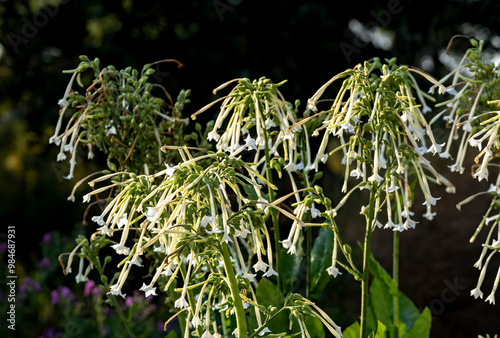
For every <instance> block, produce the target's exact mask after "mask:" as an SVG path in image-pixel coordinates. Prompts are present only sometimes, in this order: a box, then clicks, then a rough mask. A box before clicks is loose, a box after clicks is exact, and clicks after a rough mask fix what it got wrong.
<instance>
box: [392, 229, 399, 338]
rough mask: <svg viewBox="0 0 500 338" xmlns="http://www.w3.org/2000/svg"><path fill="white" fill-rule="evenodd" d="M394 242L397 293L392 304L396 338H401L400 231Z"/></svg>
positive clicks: (393, 276)
mask: <svg viewBox="0 0 500 338" xmlns="http://www.w3.org/2000/svg"><path fill="white" fill-rule="evenodd" d="M393 238H394V241H393V249H392V250H393V255H394V256H393V257H392V259H393V264H392V278H393V280H394V286H395V292H394V294H393V295H392V304H393V308H394V313H393V315H394V319H393V321H394V334H393V337H394V338H398V337H399V231H394V237H393Z"/></svg>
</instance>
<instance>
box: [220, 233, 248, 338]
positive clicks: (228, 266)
mask: <svg viewBox="0 0 500 338" xmlns="http://www.w3.org/2000/svg"><path fill="white" fill-rule="evenodd" d="M221 249H222V250H221V253H222V260H223V261H224V270H225V271H226V275H227V279H228V282H229V289H230V290H231V297H232V298H233V303H234V310H235V314H236V325H237V326H238V338H246V336H247V322H246V318H245V310H244V309H243V302H242V300H241V297H240V289H239V288H238V282H237V281H236V275H235V274H234V269H233V263H231V258H230V257H229V250H228V249H227V244H226V243H224V242H222V244H221Z"/></svg>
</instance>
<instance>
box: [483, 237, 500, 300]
mask: <svg viewBox="0 0 500 338" xmlns="http://www.w3.org/2000/svg"><path fill="white" fill-rule="evenodd" d="M497 242H498V241H497ZM498 244H500V243H497V245H496V246H498ZM499 283H500V267H499V268H498V272H497V276H496V277H495V283H494V284H493V289H492V290H491V293H490V295H489V296H488V298H486V300H485V302H490V304H493V305H495V292H496V291H497V288H498V284H499Z"/></svg>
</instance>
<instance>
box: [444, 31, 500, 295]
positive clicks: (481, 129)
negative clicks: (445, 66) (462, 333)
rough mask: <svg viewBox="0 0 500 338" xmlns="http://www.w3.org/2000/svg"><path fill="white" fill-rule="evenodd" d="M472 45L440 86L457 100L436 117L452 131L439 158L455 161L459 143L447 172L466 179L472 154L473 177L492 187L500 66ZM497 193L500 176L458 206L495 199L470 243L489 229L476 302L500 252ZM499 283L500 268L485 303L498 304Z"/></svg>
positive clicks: (478, 45) (498, 121)
mask: <svg viewBox="0 0 500 338" xmlns="http://www.w3.org/2000/svg"><path fill="white" fill-rule="evenodd" d="M470 42H471V44H472V46H473V48H470V49H469V50H468V51H467V52H466V53H465V55H464V56H463V58H462V60H461V62H460V64H459V66H458V67H457V69H455V70H454V71H452V72H451V73H450V74H448V75H447V76H445V77H444V78H443V79H442V80H440V83H445V82H446V81H448V80H449V79H451V82H450V84H449V85H448V88H449V91H450V92H451V93H453V94H454V96H453V98H452V99H450V100H448V101H445V102H443V103H441V104H439V105H438V106H443V107H445V108H444V109H443V111H442V112H441V113H439V114H438V116H440V115H445V116H444V120H445V121H446V122H447V123H448V124H450V125H451V131H450V136H449V140H448V146H447V148H446V151H445V152H444V153H443V154H441V155H442V157H445V158H452V156H451V154H450V152H451V144H452V142H453V141H458V142H459V144H458V151H457V154H456V159H455V163H454V164H453V165H451V166H449V167H450V170H451V171H457V172H459V173H460V174H462V173H463V172H464V170H465V164H464V160H465V159H466V153H467V150H468V149H469V148H471V149H473V150H474V151H476V154H475V157H474V162H475V164H474V165H473V166H472V176H473V177H474V178H476V179H477V180H478V181H482V180H486V181H488V180H489V178H490V169H491V168H492V167H496V166H498V164H497V163H495V162H496V159H497V154H498V151H499V149H500V144H499V136H500V135H499V127H500V114H499V107H500V100H499V97H500V90H499V85H498V84H499V81H500V65H494V64H493V63H487V62H485V61H484V60H483V57H482V49H483V42H482V41H481V42H477V41H475V40H470ZM474 148H477V150H476V149H474ZM499 187H500V174H499V175H498V176H497V178H496V182H495V184H490V187H489V189H487V190H486V191H482V192H479V193H476V194H473V195H471V196H469V197H468V198H466V199H465V200H463V201H462V202H460V203H459V204H458V205H457V208H458V209H461V207H462V206H463V205H464V204H466V203H469V202H471V201H472V200H474V199H475V198H476V197H477V196H480V195H491V196H492V201H491V204H490V207H489V209H488V211H487V212H486V213H485V215H484V216H483V219H482V220H481V222H480V224H479V226H478V227H477V229H476V231H475V233H474V235H473V236H472V237H471V239H470V242H471V243H472V242H474V241H475V240H476V238H477V236H478V235H479V233H480V232H481V230H482V229H483V227H484V226H485V225H486V226H489V227H490V229H489V232H488V235H487V237H486V240H485V242H484V244H483V249H482V251H481V254H480V257H479V259H478V261H477V262H476V263H475V264H474V267H476V268H478V269H479V270H480V271H481V272H480V275H479V280H478V283H477V286H476V287H475V288H474V289H473V290H471V295H472V296H474V298H481V299H482V298H483V292H482V291H481V286H482V284H483V280H484V277H485V275H486V270H487V268H488V266H489V263H490V260H491V258H492V257H493V256H494V255H495V254H496V253H497V252H498V251H499V250H500V228H499V225H498V219H499V216H500V214H497V215H491V214H492V212H493V210H496V209H498V207H499V203H498V194H499V191H500V188H499ZM495 235H496V236H495ZM488 253H489V254H488ZM485 258H486V259H485ZM499 283H500V268H499V269H498V271H497V273H496V278H495V282H494V285H493V288H492V291H491V293H490V295H489V296H488V297H487V298H486V301H487V302H490V303H492V304H495V292H496V290H497V288H498V284H499Z"/></svg>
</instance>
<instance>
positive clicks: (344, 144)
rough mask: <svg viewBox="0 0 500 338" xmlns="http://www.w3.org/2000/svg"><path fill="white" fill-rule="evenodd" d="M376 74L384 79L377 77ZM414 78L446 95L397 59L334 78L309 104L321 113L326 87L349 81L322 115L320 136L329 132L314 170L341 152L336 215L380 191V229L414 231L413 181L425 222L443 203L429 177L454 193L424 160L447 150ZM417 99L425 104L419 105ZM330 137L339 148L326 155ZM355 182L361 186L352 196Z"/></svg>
mask: <svg viewBox="0 0 500 338" xmlns="http://www.w3.org/2000/svg"><path fill="white" fill-rule="evenodd" d="M377 71H380V72H381V74H380V75H377V74H376V72H377ZM411 72H416V73H419V74H421V75H423V76H424V77H425V78H426V79H428V80H429V81H431V82H433V83H435V84H436V85H438V86H439V87H440V92H444V90H445V89H444V87H443V86H442V85H440V84H438V83H437V81H436V80H434V79H432V78H430V77H429V76H428V75H426V74H424V73H422V72H420V71H418V70H415V69H410V68H408V67H406V66H397V65H396V64H395V60H394V59H393V60H389V63H388V64H385V65H382V64H381V63H380V61H379V60H378V59H374V60H373V61H372V62H366V63H365V64H364V65H363V66H361V65H358V66H357V67H355V68H354V69H350V70H347V71H345V72H343V73H340V74H339V75H337V76H335V77H333V78H332V79H331V80H330V81H329V82H328V83H326V84H325V85H324V86H323V87H321V88H320V89H319V90H318V91H317V92H316V94H315V95H314V96H313V97H312V98H311V99H310V100H309V109H311V110H314V111H317V108H316V102H317V101H318V99H319V98H320V97H321V96H322V95H323V92H324V91H325V89H326V87H328V86H329V85H330V84H332V83H333V82H334V81H336V80H338V79H342V78H344V77H347V79H345V80H344V81H343V83H342V87H341V89H340V90H339V91H338V94H337V97H336V98H335V99H334V100H333V101H334V103H333V105H332V106H331V108H330V109H329V110H326V111H322V112H320V113H319V114H323V115H326V116H327V117H326V118H325V119H324V121H323V126H322V127H320V128H318V129H317V130H316V131H315V134H316V135H318V134H319V132H320V131H321V130H325V132H324V135H323V138H322V141H321V145H320V149H319V152H318V154H317V155H316V158H315V160H314V161H313V163H312V168H314V169H317V168H318V164H319V162H325V161H326V159H327V158H328V156H329V155H331V154H333V153H335V152H338V151H342V154H343V157H342V164H344V166H345V175H344V184H343V186H342V192H343V193H345V194H346V197H345V198H344V199H342V201H341V202H340V203H339V204H338V205H337V206H336V207H335V208H334V213H336V212H337V211H338V209H340V208H341V207H342V205H343V204H344V203H345V202H346V200H347V197H348V196H350V195H351V194H352V193H353V192H354V191H355V190H358V189H359V190H362V189H370V187H372V186H375V187H376V188H377V191H378V193H377V198H376V202H375V206H376V208H375V209H376V210H377V212H378V210H379V209H380V208H381V207H382V206H383V205H385V207H386V211H387V217H386V219H385V224H383V223H382V222H381V221H380V220H378V219H376V224H377V225H378V226H379V227H384V228H388V229H392V230H393V231H403V230H407V229H410V228H414V227H415V224H416V223H417V222H416V221H414V220H413V219H411V216H412V215H413V212H412V211H411V206H412V203H413V191H412V190H413V189H412V187H413V183H412V181H411V180H412V178H413V179H414V180H416V181H417V182H418V186H419V187H420V190H421V192H422V194H423V197H424V200H425V201H424V205H425V206H426V208H427V211H426V213H425V214H424V217H426V218H427V219H429V220H432V219H433V217H434V215H435V213H434V212H432V206H434V205H435V204H436V201H437V200H438V199H439V198H437V197H434V196H432V194H431V191H430V187H429V179H428V176H429V174H430V176H431V177H433V178H434V179H435V180H436V181H437V182H438V183H442V184H445V185H446V186H447V191H448V192H454V187H453V185H452V184H451V183H450V182H449V181H448V180H447V179H446V178H444V177H443V176H441V175H440V174H438V173H437V171H436V170H435V169H434V168H433V167H432V165H431V163H430V161H429V160H427V159H426V158H425V155H426V154H427V153H431V154H433V155H435V154H439V153H441V151H442V148H443V146H444V144H438V143H437V142H436V139H435V137H434V135H433V133H432V129H431V124H430V123H428V122H427V121H426V119H425V116H424V113H425V112H426V111H427V110H428V106H427V105H426V104H425V101H424V99H423V97H424V95H426V94H424V93H422V91H421V90H420V88H419V87H418V84H417V82H416V80H415V78H414V77H413V76H412V74H411ZM414 93H416V96H417V97H418V98H420V104H418V103H417V102H416V100H415V98H414V95H415V94H414ZM421 107H424V109H423V110H421V109H420V108H421ZM331 136H334V137H336V138H338V140H339V142H340V144H339V145H338V146H337V147H336V148H335V149H334V150H333V151H332V152H330V153H327V152H326V150H327V146H328V145H329V140H330V137H331ZM350 178H354V179H356V180H358V181H359V183H358V184H357V185H356V186H355V187H353V188H352V189H351V190H350V191H348V182H349V179H350Z"/></svg>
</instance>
